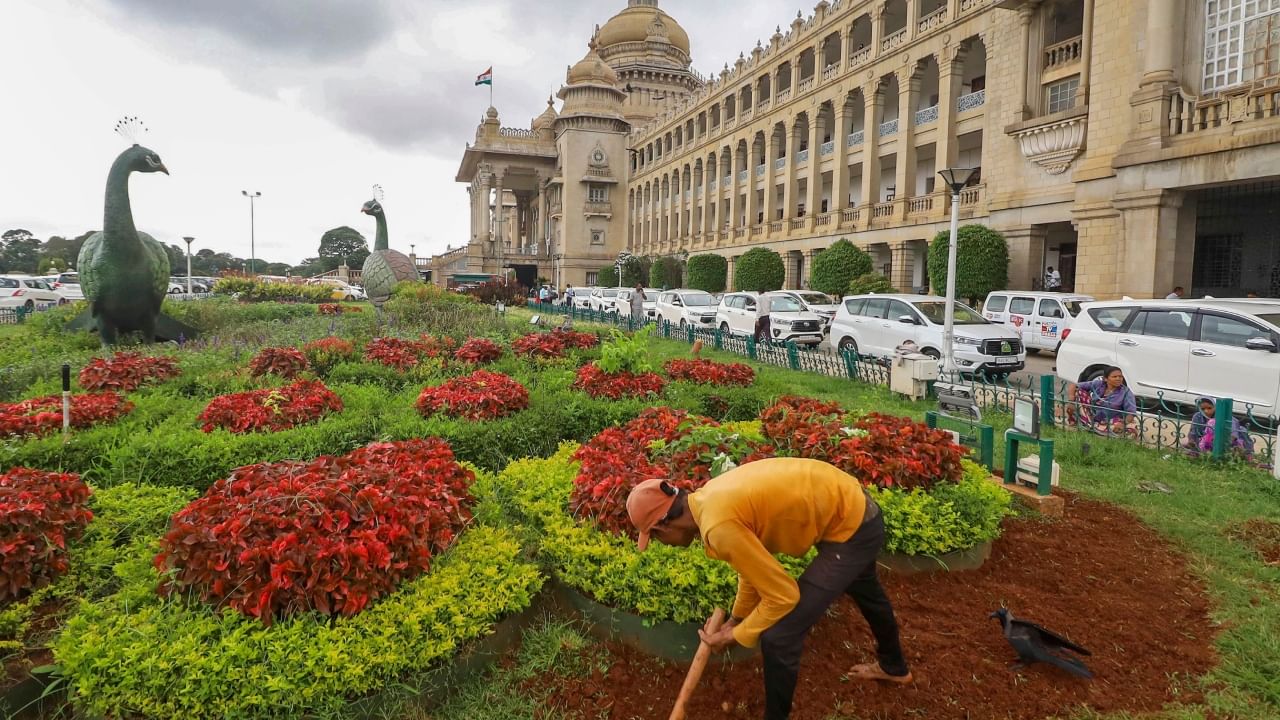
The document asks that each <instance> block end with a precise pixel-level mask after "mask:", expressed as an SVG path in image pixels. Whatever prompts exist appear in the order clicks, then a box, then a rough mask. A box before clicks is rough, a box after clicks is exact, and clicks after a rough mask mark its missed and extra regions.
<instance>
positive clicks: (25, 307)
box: [22, 300, 36, 312]
mask: <svg viewBox="0 0 1280 720" xmlns="http://www.w3.org/2000/svg"><path fill="white" fill-rule="evenodd" d="M22 309H23V310H25V311H27V312H35V309H36V304H35V302H33V301H31V300H28V301H27V302H26V303H25V304H23V306H22Z"/></svg>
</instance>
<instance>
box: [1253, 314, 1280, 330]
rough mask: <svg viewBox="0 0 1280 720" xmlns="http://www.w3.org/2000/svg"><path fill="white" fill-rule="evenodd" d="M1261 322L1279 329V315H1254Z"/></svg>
mask: <svg viewBox="0 0 1280 720" xmlns="http://www.w3.org/2000/svg"><path fill="white" fill-rule="evenodd" d="M1254 317H1256V318H1258V319H1259V320H1261V321H1262V322H1264V323H1266V324H1268V325H1270V326H1271V327H1274V328H1280V315H1255V316H1254Z"/></svg>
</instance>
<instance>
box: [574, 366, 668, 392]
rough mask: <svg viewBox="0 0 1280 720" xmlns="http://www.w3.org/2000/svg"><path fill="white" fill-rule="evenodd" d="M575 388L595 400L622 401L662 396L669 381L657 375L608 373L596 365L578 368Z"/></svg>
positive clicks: (624, 372) (625, 372)
mask: <svg viewBox="0 0 1280 720" xmlns="http://www.w3.org/2000/svg"><path fill="white" fill-rule="evenodd" d="M573 386H574V387H575V388H577V389H579V390H582V391H583V392H585V393H586V394H588V395H590V396H591V397H594V398H608V399H610V400H620V399H622V398H638V397H647V396H650V395H661V394H662V389H663V388H664V387H666V386H667V381H666V380H663V379H662V376H661V375H658V374H657V373H632V372H627V371H626V370H623V371H622V372H616V373H607V372H605V371H603V370H601V369H600V368H599V367H598V366H597V365H596V364H595V363H588V364H586V365H583V366H582V367H580V368H578V379H577V380H575V381H574V383H573Z"/></svg>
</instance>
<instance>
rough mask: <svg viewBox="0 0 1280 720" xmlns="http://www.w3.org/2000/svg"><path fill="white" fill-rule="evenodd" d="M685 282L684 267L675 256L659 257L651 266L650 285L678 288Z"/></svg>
mask: <svg viewBox="0 0 1280 720" xmlns="http://www.w3.org/2000/svg"><path fill="white" fill-rule="evenodd" d="M683 282H684V268H683V267H681V265H680V261H679V260H677V259H675V258H673V257H664V258H658V259H657V260H654V261H653V265H652V266H651V267H650V268H649V287H655V288H678V287H682V283H683Z"/></svg>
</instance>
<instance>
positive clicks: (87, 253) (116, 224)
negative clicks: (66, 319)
mask: <svg viewBox="0 0 1280 720" xmlns="http://www.w3.org/2000/svg"><path fill="white" fill-rule="evenodd" d="M145 132H146V127H145V126H144V125H143V124H142V123H141V121H139V120H138V119H137V118H135V117H127V118H125V119H123V120H121V121H120V122H118V123H116V133H117V134H119V135H120V136H121V137H123V138H124V139H125V140H126V141H128V142H129V143H131V146H130V147H129V148H128V149H127V150H125V151H124V152H122V153H120V155H119V156H118V157H117V158H116V159H115V162H114V163H112V164H111V171H110V172H109V173H107V194H106V207H105V211H104V213H103V221H102V230H101V231H100V232H96V233H94V234H93V235H91V236H90V237H89V239H88V240H85V242H84V246H83V247H82V248H81V249H80V257H79V261H78V262H77V264H76V269H77V270H78V271H79V272H80V287H81V289H82V290H83V291H84V298H85V300H87V301H88V302H89V308H88V309H87V310H85V312H84V313H82V314H81V316H80V317H78V318H76V319H75V320H74V321H73V322H72V324H71V327H72V328H73V329H90V328H93V327H96V328H97V330H98V335H99V338H100V339H101V341H102V344H103V345H104V346H110V345H115V344H116V343H117V342H118V341H119V340H120V338H121V336H122V335H124V334H126V333H130V332H137V333H141V335H142V341H143V342H146V343H152V342H155V341H156V339H160V340H179V339H181V338H183V337H185V338H186V339H191V338H193V337H195V335H196V331H195V330H194V329H193V328H191V327H188V326H186V325H184V324H182V323H180V322H178V321H176V320H174V319H172V318H170V317H167V316H165V315H163V314H161V312H160V305H161V303H163V302H164V298H165V294H166V291H167V290H168V287H169V256H168V255H167V254H165V251H164V247H163V246H162V245H161V244H160V243H159V241H157V240H156V239H155V238H153V237H151V236H150V235H148V234H146V233H143V232H138V229H137V228H136V227H135V226H134V224H133V210H132V209H131V208H130V205H129V176H130V175H132V174H133V173H135V172H143V173H153V172H162V173H164V174H165V175H168V174H169V170H168V168H166V167H165V166H164V163H163V162H161V161H160V156H159V155H157V154H156V152H155V151H154V150H151V149H148V148H146V147H143V146H142V145H140V144H138V139H139V137H140V136H141V135H142V134H143V133H145Z"/></svg>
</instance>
